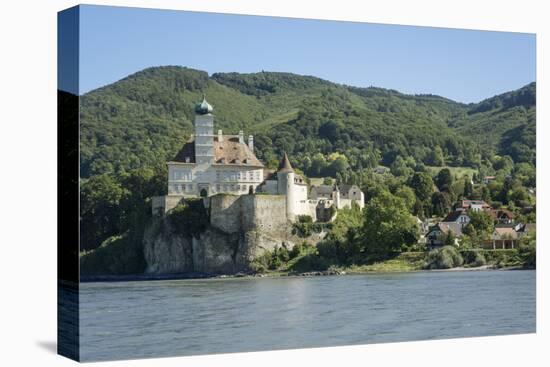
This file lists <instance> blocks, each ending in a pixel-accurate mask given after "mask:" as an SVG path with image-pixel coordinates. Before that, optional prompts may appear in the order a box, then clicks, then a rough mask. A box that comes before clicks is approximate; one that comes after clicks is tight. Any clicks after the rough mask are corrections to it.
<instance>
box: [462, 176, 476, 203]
mask: <svg viewBox="0 0 550 367" xmlns="http://www.w3.org/2000/svg"><path fill="white" fill-rule="evenodd" d="M473 193H474V185H472V181H471V180H470V178H469V177H468V176H465V177H464V192H463V193H462V195H464V197H465V198H470V197H471V196H472V194H473Z"/></svg>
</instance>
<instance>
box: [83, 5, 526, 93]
mask: <svg viewBox="0 0 550 367" xmlns="http://www.w3.org/2000/svg"><path fill="white" fill-rule="evenodd" d="M159 65H182V66H187V67H191V68H196V69H200V70H205V71H207V72H209V73H210V74H211V73H215V72H230V71H237V72H242V73H248V72H258V71H261V70H266V71H285V72H292V73H297V74H306V75H314V76H317V77H320V78H323V79H327V80H330V81H333V82H337V83H344V84H348V85H354V86H360V87H367V86H371V85H373V86H377V87H383V88H391V89H396V90H399V91H401V92H404V93H412V94H417V93H433V94H438V95H441V96H444V97H447V98H451V99H453V100H456V101H460V102H466V103H469V102H477V101H480V100H482V99H484V98H487V97H491V96H493V95H495V94H499V93H502V92H506V91H509V90H512V89H516V88H519V87H521V86H523V85H525V84H527V83H530V82H532V81H534V80H535V71H536V67H535V35H533V34H525V33H510V32H487V31H469V30H457V29H444V28H430V27H411V26H395V25H381V24H369V23H353V22H336V21H320V20H303V19H289V18H275V17H258V16H242V15H226V14H212V13H210V14H209V13H194V12H184V11H169V10H151V9H138V8H122V7H102V6H83V7H81V10H80V89H79V90H80V93H81V94H82V93H85V92H88V91H90V90H92V89H95V88H98V87H101V86H103V85H106V84H110V83H112V82H115V81H117V80H119V79H121V78H123V77H125V76H127V75H129V74H132V73H134V72H137V71H139V70H141V69H144V68H146V67H150V66H159Z"/></svg>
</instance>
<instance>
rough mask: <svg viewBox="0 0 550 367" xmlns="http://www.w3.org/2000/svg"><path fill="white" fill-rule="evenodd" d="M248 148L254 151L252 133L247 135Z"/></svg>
mask: <svg viewBox="0 0 550 367" xmlns="http://www.w3.org/2000/svg"><path fill="white" fill-rule="evenodd" d="M248 149H250V150H251V151H254V137H253V136H252V135H248Z"/></svg>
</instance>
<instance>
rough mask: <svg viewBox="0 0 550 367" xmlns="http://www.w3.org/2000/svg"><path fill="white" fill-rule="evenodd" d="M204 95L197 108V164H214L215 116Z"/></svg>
mask: <svg viewBox="0 0 550 367" xmlns="http://www.w3.org/2000/svg"><path fill="white" fill-rule="evenodd" d="M212 110H213V109H212V106H211V105H210V104H208V102H206V98H205V96H204V95H203V97H202V103H200V104H197V106H196V107H195V112H196V114H195V159H196V163H197V164H205V163H206V164H209V165H210V164H212V163H214V116H213V115H212Z"/></svg>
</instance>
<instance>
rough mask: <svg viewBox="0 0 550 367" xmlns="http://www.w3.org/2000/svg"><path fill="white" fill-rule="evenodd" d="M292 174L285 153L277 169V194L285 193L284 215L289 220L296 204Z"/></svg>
mask: <svg viewBox="0 0 550 367" xmlns="http://www.w3.org/2000/svg"><path fill="white" fill-rule="evenodd" d="M294 176H295V173H294V169H293V168H292V165H291V164H290V161H289V160H288V156H287V155H286V153H285V155H284V157H283V159H282V160H281V164H280V165H279V170H278V171H277V191H278V192H279V194H282V195H286V216H287V218H288V219H289V220H291V221H293V220H294V217H295V206H296V202H295V198H294V191H295V187H294Z"/></svg>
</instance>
